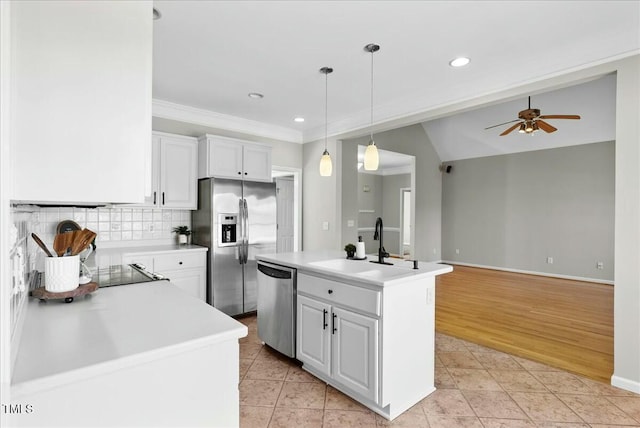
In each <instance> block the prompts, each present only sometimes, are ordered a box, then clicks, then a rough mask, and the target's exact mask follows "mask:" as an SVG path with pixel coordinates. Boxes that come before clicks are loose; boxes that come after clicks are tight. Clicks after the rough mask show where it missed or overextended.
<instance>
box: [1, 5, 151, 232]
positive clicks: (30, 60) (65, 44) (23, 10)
mask: <svg viewBox="0 0 640 428" xmlns="http://www.w3.org/2000/svg"><path fill="white" fill-rule="evenodd" d="M2 3H5V2H2ZM151 9H152V4H151V2H120V1H116V2H83V3H82V4H81V3H79V2H57V1H41V2H35V1H25V2H22V1H19V2H11V13H10V15H11V19H12V20H11V32H10V35H11V42H12V43H13V46H14V47H15V46H18V47H19V48H18V49H11V69H12V72H11V75H10V77H11V82H10V83H9V84H10V85H11V88H12V89H11V90H12V94H14V95H15V97H12V103H11V107H10V110H11V118H10V123H7V124H5V123H3V124H2V128H3V130H4V128H5V126H6V125H10V126H11V131H12V132H11V134H12V138H11V139H10V140H11V141H6V144H9V143H11V151H10V154H11V156H12V162H13V176H12V177H11V178H12V183H13V184H14V186H13V187H14V190H13V193H12V194H11V195H10V196H11V199H14V200H20V201H36V202H53V203H55V204H67V203H69V204H77V203H82V204H84V205H92V204H104V203H141V202H142V199H143V195H144V186H145V177H144V169H143V168H141V165H140V159H143V158H144V156H148V154H149V152H150V150H151V145H150V144H151V143H150V141H151V83H152V52H153V45H152V44H153V22H154V21H153V20H151V19H149V16H150V15H151ZM3 13H4V9H3ZM3 18H4V16H3ZM7 18H9V17H8V16H7ZM7 22H8V21H7ZM3 23H4V21H3ZM3 30H4V28H3ZM6 35H9V31H8V29H7V32H6ZM4 36H5V32H3V39H4ZM3 71H4V70H3ZM5 77H9V76H5V75H3V76H2V78H3V79H5ZM3 107H4V106H3ZM4 147H5V140H4V138H3V141H2V148H3V150H2V155H1V156H6V155H7V154H8V153H9V152H8V151H6V150H4ZM3 232H4V231H3Z"/></svg>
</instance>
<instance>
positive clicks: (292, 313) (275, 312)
mask: <svg viewBox="0 0 640 428" xmlns="http://www.w3.org/2000/svg"><path fill="white" fill-rule="evenodd" d="M258 337H259V338H260V340H262V341H263V342H264V343H266V344H267V345H269V346H270V347H272V348H273V349H275V350H277V351H279V352H281V353H283V354H285V355H288V356H289V357H292V358H295V356H296V270H295V269H293V268H289V267H286V266H280V265H276V264H273V263H267V262H263V261H258Z"/></svg>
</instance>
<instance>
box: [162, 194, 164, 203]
mask: <svg viewBox="0 0 640 428" xmlns="http://www.w3.org/2000/svg"><path fill="white" fill-rule="evenodd" d="M162 205H164V192H162Z"/></svg>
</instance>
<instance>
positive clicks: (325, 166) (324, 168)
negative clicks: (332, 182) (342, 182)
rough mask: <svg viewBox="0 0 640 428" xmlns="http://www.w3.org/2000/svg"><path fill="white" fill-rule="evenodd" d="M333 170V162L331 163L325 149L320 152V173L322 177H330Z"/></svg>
mask: <svg viewBox="0 0 640 428" xmlns="http://www.w3.org/2000/svg"><path fill="white" fill-rule="evenodd" d="M332 172H333V164H332V163H331V156H330V155H329V152H328V151H327V150H325V151H324V153H322V157H321V158H320V175H321V176H323V177H331V173H332Z"/></svg>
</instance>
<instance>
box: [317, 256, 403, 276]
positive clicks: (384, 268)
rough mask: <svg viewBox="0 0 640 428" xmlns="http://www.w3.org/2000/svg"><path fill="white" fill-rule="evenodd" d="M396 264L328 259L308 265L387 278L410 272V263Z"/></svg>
mask: <svg viewBox="0 0 640 428" xmlns="http://www.w3.org/2000/svg"><path fill="white" fill-rule="evenodd" d="M399 262H400V263H398V264H397V265H380V264H374V263H369V262H368V261H362V260H347V259H330V260H322V261H318V262H311V263H309V265H310V266H314V267H318V268H321V269H327V270H332V271H337V272H341V273H343V274H347V275H354V276H361V277H363V278H370V279H377V280H387V279H393V278H398V277H401V276H405V275H407V274H409V272H411V267H412V266H413V265H412V264H411V263H404V261H399Z"/></svg>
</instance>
